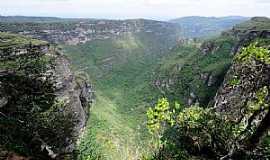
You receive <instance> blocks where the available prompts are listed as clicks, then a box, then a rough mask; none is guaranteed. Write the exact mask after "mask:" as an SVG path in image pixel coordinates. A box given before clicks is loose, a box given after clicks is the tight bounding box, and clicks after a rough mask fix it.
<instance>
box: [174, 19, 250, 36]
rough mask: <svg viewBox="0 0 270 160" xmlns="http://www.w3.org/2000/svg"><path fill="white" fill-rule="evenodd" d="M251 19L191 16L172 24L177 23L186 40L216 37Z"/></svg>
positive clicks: (175, 20)
mask: <svg viewBox="0 0 270 160" xmlns="http://www.w3.org/2000/svg"><path fill="white" fill-rule="evenodd" d="M249 19H250V18H249V17H241V16H227V17H200V16H189V17H182V18H177V19H172V20H170V22H172V23H177V24H179V25H180V27H181V29H182V36H184V37H186V38H194V37H209V36H216V35H218V34H220V33H221V32H222V31H224V30H228V29H231V28H232V27H233V26H234V25H236V24H239V23H242V22H244V21H247V20H249Z"/></svg>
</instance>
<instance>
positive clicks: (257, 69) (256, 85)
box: [215, 60, 270, 121]
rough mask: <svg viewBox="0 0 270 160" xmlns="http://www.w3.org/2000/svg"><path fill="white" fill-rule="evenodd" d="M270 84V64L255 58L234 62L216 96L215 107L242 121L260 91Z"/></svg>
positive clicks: (231, 117)
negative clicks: (246, 61)
mask: <svg viewBox="0 0 270 160" xmlns="http://www.w3.org/2000/svg"><path fill="white" fill-rule="evenodd" d="M269 86H270V65H269V64H266V63H262V62H260V61H258V60H253V61H251V62H249V63H244V62H234V64H233V65H232V67H231V68H230V70H229V71H228V73H227V75H226V77H225V81H224V83H223V85H222V87H221V88H220V89H219V91H218V92H217V96H216V97H215V109H216V110H217V111H218V112H220V113H223V114H225V115H227V116H228V117H229V118H230V119H232V120H234V121H241V120H242V119H243V118H244V116H245V114H246V113H247V112H248V109H249V108H248V105H249V103H250V102H251V101H252V100H254V99H256V96H257V94H258V91H260V89H262V88H264V87H268V88H269Z"/></svg>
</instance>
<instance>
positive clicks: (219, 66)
mask: <svg viewBox="0 0 270 160" xmlns="http://www.w3.org/2000/svg"><path fill="white" fill-rule="evenodd" d="M235 43H236V41H235V40H234V39H233V38H232V37H231V36H221V37H218V38H212V39H210V40H208V41H206V42H204V43H203V44H202V45H200V42H196V41H195V42H191V43H188V44H181V45H179V46H177V47H176V48H174V49H173V50H172V51H171V53H170V54H168V56H164V58H163V59H162V60H161V62H160V66H159V67H158V68H157V69H156V70H155V76H154V78H155V79H156V80H159V81H161V82H162V81H165V83H166V84H168V86H169V87H168V86H167V85H163V86H162V85H160V86H159V92H161V93H162V94H163V95H164V96H166V97H168V99H170V100H171V101H177V100H179V99H180V100H181V101H182V102H183V103H185V104H187V102H188V98H189V97H190V94H191V93H194V94H195V96H196V99H197V100H198V102H199V103H201V104H203V105H205V106H206V105H207V104H208V103H209V101H210V100H211V99H212V98H213V97H214V96H215V94H216V91H217V89H218V88H219V86H220V84H221V83H222V81H223V77H224V75H225V73H226V72H227V69H228V68H229V66H230V65H231V61H232V59H233V56H232V55H231V51H232V48H233V46H234V45H235ZM204 44H211V46H213V48H210V50H209V51H206V52H207V53H203V51H202V50H204V48H207V47H204V46H205V45H204ZM206 46H207V45H206ZM169 81H172V82H173V83H171V84H169V83H170V82H169Z"/></svg>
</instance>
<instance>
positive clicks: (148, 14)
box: [0, 0, 270, 20]
mask: <svg viewBox="0 0 270 160" xmlns="http://www.w3.org/2000/svg"><path fill="white" fill-rule="evenodd" d="M0 15H25V16H53V17H70V18H71V17H76V18H77V17H80V18H107V19H127V18H151V19H160V20H167V19H171V18H176V17H183V16H218V17H220V16H228V15H240V16H249V17H251V16H268V17H270V0H0Z"/></svg>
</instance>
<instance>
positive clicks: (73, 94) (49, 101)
mask: <svg viewBox="0 0 270 160" xmlns="http://www.w3.org/2000/svg"><path fill="white" fill-rule="evenodd" d="M0 62H1V65H0V126H1V127H0V149H1V150H6V151H8V153H14V152H15V153H16V152H19V153H20V154H24V155H26V156H29V157H33V158H34V159H41V160H42V159H64V158H65V159H72V154H73V151H74V149H75V145H76V141H77V138H78V136H79V135H80V133H81V131H82V129H83V128H84V126H85V124H86V121H87V119H88V112H89V107H90V105H91V102H92V100H93V88H92V86H91V85H89V84H88V82H87V79H86V78H85V77H82V76H81V77H78V76H76V75H75V74H74V73H73V72H72V71H71V70H70V66H69V61H68V60H67V59H66V58H65V57H64V56H63V55H61V54H60V53H59V52H58V51H56V50H55V48H54V47H51V46H50V45H49V44H47V43H46V44H41V45H34V46H33V45H31V44H30V45H24V46H21V45H20V46H19V47H18V48H16V46H12V47H10V46H7V47H5V48H1V50H0ZM16 146H21V149H20V150H18V148H16ZM5 153H7V152H5ZM7 155H10V154H7ZM12 155H15V156H17V155H16V154H12ZM1 156H3V155H0V157H1ZM18 157H19V156H18Z"/></svg>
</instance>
